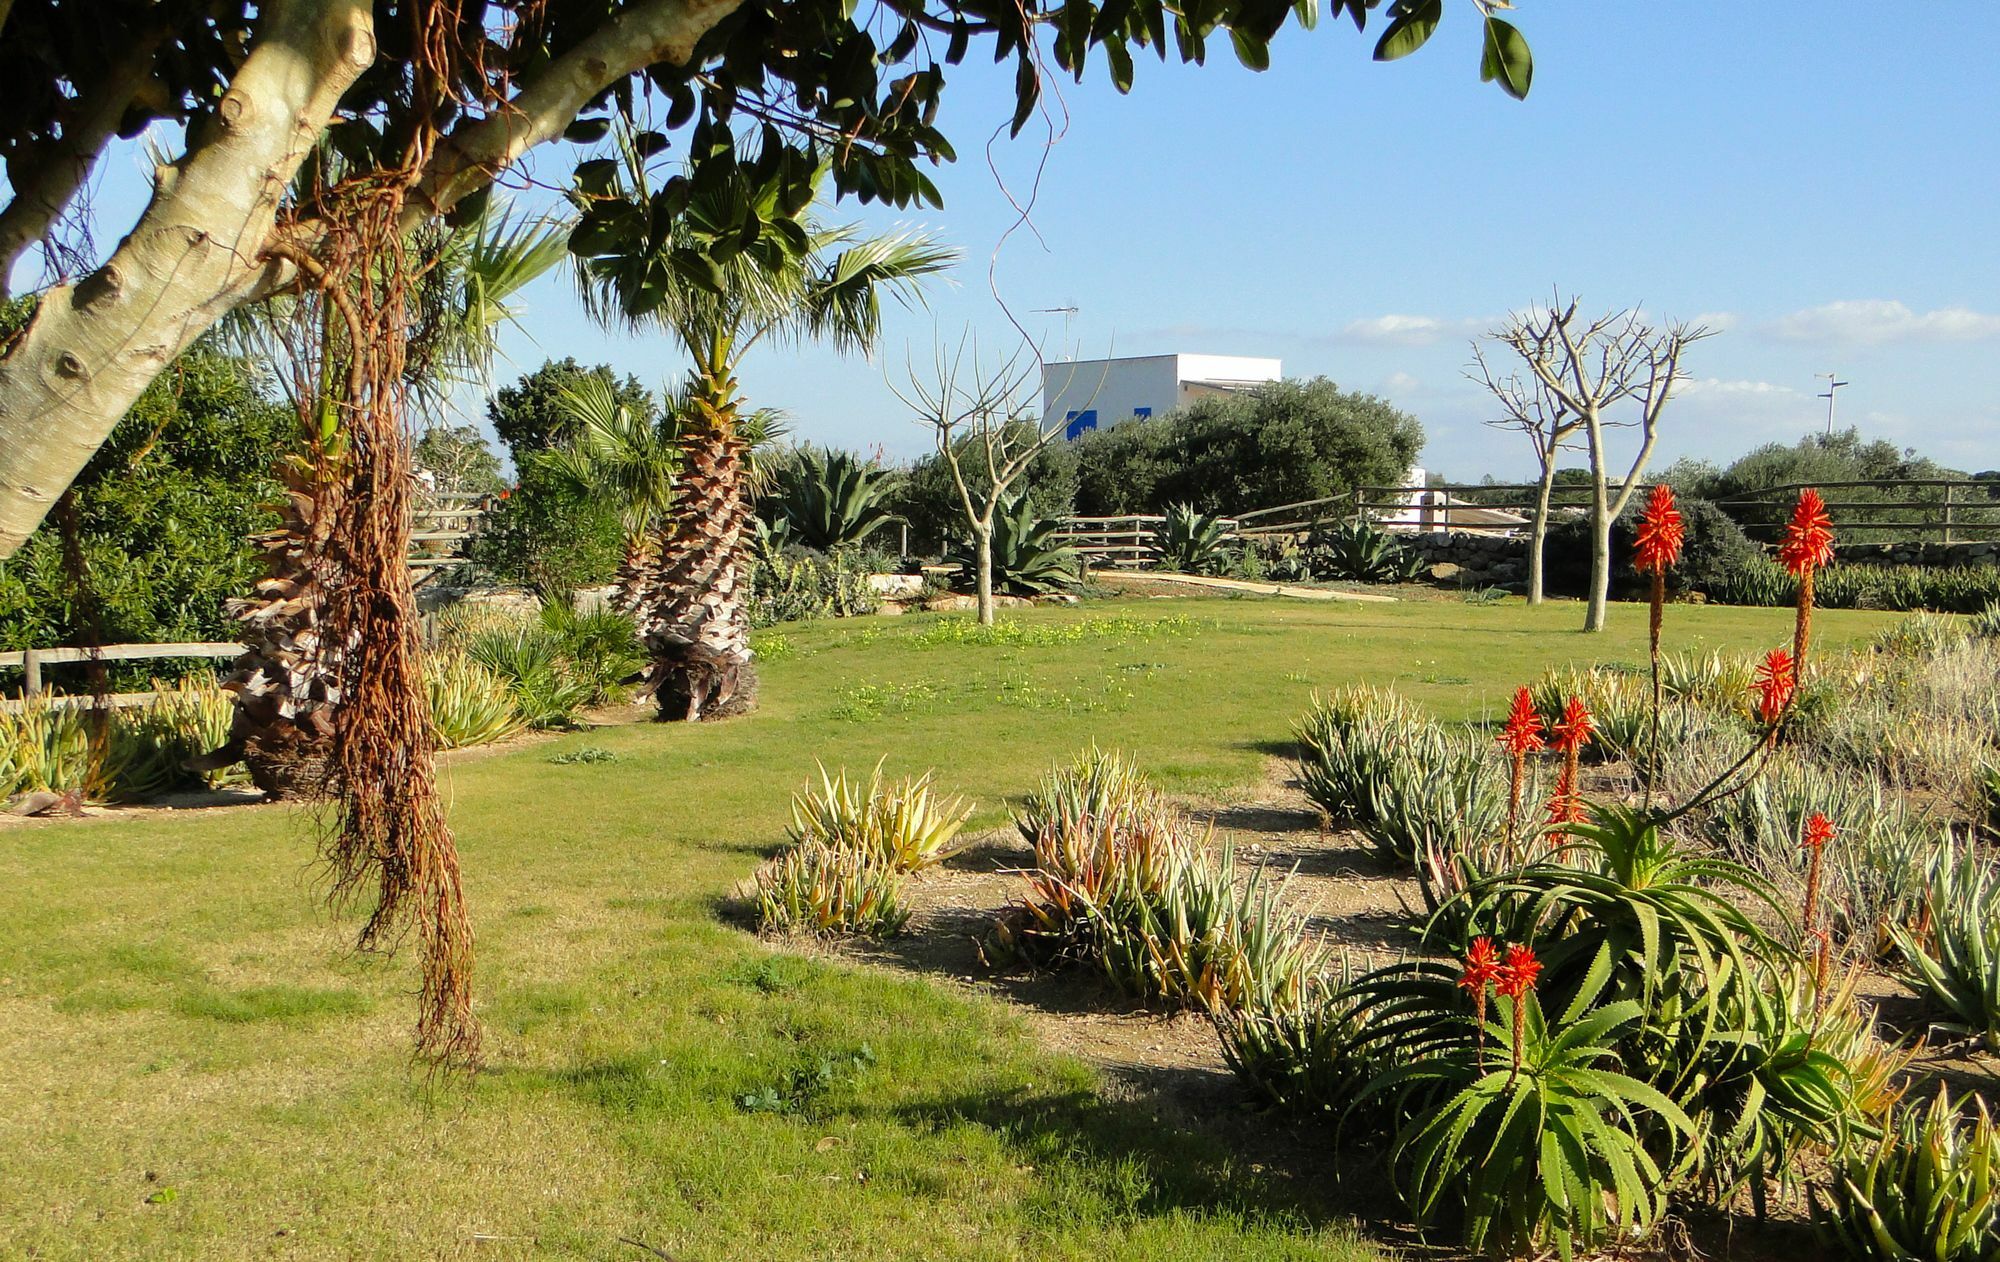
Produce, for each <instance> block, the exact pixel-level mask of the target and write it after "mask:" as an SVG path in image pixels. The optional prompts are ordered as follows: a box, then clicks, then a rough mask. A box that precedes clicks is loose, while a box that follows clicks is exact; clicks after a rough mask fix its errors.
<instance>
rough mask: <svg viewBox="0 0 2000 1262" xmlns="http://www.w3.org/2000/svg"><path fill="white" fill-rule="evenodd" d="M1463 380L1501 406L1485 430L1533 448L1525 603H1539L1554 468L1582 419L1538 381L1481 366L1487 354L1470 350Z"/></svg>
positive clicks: (1476, 347)
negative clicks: (1512, 435)
mask: <svg viewBox="0 0 2000 1262" xmlns="http://www.w3.org/2000/svg"><path fill="white" fill-rule="evenodd" d="M1465 375H1466V376H1467V377H1469V378H1470V379H1472V380H1473V381H1476V382H1478V383H1479V384H1480V385H1482V386H1484V387H1486V389H1487V391H1488V393H1490V394H1492V396H1493V398H1494V399H1495V400H1496V401H1497V402H1498V403H1499V405H1500V415H1499V416H1498V417H1496V418H1495V419H1493V420H1490V421H1487V422H1486V424H1488V425H1490V426H1492V427H1493V428H1494V429H1504V430H1511V431H1514V432H1516V433H1519V434H1524V435H1526V436H1527V439H1528V441H1529V443H1531V444H1533V446H1534V448H1535V466H1536V469H1537V471H1538V472H1537V474H1536V478H1535V512H1534V516H1533V518H1532V519H1531V520H1530V522H1529V526H1528V603H1529V604H1531V605H1539V604H1541V603H1542V545H1543V543H1544V542H1545V541H1546V540H1547V539H1548V537H1549V499H1550V497H1551V494H1552V492H1553V491H1554V489H1555V484H1556V462H1557V461H1558V460H1559V459H1561V457H1562V453H1563V452H1564V451H1573V450H1575V444H1574V443H1573V442H1571V441H1570V440H1571V439H1573V438H1574V437H1575V436H1576V431H1577V430H1578V429H1579V428H1580V427H1581V426H1582V425H1583V418H1582V417H1580V416H1578V415H1577V414H1576V413H1574V412H1572V411H1570V410H1569V407H1568V405H1567V404H1565V403H1564V402H1563V401H1562V400H1561V399H1560V398H1558V397H1556V395H1555V394H1554V393H1552V392H1551V391H1550V390H1549V388H1548V387H1547V386H1544V385H1543V384H1542V383H1541V380H1540V379H1539V378H1535V377H1529V378H1525V379H1524V378H1523V377H1522V376H1521V375H1520V374H1519V373H1509V374H1508V375H1506V376H1504V377H1502V376H1499V375H1497V374H1496V373H1495V372H1494V371H1493V367H1492V365H1490V364H1488V363H1487V362H1486V352H1485V351H1484V350H1482V349H1481V348H1480V345H1479V343H1478V342H1474V343H1473V344H1472V367H1471V368H1469V369H1467V370H1466V374H1465Z"/></svg>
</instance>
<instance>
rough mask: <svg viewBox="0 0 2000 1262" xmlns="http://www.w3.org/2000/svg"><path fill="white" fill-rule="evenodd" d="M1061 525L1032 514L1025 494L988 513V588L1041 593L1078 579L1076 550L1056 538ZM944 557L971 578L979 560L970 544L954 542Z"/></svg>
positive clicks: (1010, 592)
mask: <svg viewBox="0 0 2000 1262" xmlns="http://www.w3.org/2000/svg"><path fill="white" fill-rule="evenodd" d="M1061 529H1062V524H1061V523H1060V522H1058V521H1056V520H1055V519H1054V518H1052V517H1036V516H1035V510H1034V506H1033V505H1032V504H1030V503H1029V502H1028V499H1027V497H1026V496H1021V497H1019V498H1017V499H1016V500H1015V501H1014V502H1013V503H1012V504H1011V505H1006V506H1003V507H1002V509H1001V510H1000V511H999V512H997V513H995V514H994V515H993V590H994V591H996V592H1003V593H1006V594H1008V595H1012V596H1043V595H1047V594H1048V593H1050V592H1059V591H1065V590H1067V589H1069V588H1071V587H1074V586H1076V583H1077V559H1078V558H1077V552H1076V549H1074V548H1072V547H1070V546H1069V545H1068V544H1065V543H1063V542H1062V541H1061V534H1060V532H1061ZM945 560H947V561H950V562H952V563H953V564H955V565H957V566H958V569H959V574H960V575H961V576H963V577H964V579H965V581H968V582H969V581H971V575H972V574H973V573H974V572H975V570H976V568H977V565H978V559H977V558H976V557H975V556H974V555H973V552H972V549H971V547H970V545H969V544H966V543H964V542H960V543H958V544H955V545H953V548H952V550H951V552H950V553H948V554H947V555H946V557H945Z"/></svg>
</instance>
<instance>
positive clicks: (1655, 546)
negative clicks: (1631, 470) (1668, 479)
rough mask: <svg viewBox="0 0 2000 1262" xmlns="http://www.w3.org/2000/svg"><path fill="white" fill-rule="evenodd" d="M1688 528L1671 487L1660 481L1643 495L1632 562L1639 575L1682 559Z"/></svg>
mask: <svg viewBox="0 0 2000 1262" xmlns="http://www.w3.org/2000/svg"><path fill="white" fill-rule="evenodd" d="M1686 539H1687V528H1686V526H1685V525H1684V524H1683V523H1682V521H1681V511H1680V509H1678V508H1676V507H1674V488H1672V487H1670V486H1668V485H1667V484H1666V483H1664V482H1662V483H1659V484H1658V485H1656V486H1654V487H1653V489H1652V492H1651V493H1650V494H1648V495H1647V496H1646V507H1645V508H1644V509H1642V510H1641V511H1640V513H1639V535H1638V540H1637V546H1636V547H1635V549H1634V555H1633V558H1632V564H1633V565H1634V567H1636V568H1637V569H1638V570H1639V572H1640V573H1642V574H1658V573H1661V572H1663V571H1664V570H1666V569H1667V567H1668V566H1671V565H1673V564H1674V563H1675V562H1677V561H1679V560H1680V559H1681V544H1682V543H1684V542H1685V541H1686Z"/></svg>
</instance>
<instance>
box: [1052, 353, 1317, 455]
mask: <svg viewBox="0 0 2000 1262" xmlns="http://www.w3.org/2000/svg"><path fill="white" fill-rule="evenodd" d="M1282 367H1283V366H1282V365H1281V364H1280V363H1279V361H1278V360H1275V359H1253V358H1246V357H1244V356H1241V355H1133V356H1127V357H1125V358H1122V359H1080V360H1072V361H1069V362H1065V363H1056V364H1048V365H1046V366H1044V367H1043V369H1042V425H1043V427H1044V428H1046V427H1048V426H1050V425H1053V424H1055V423H1056V422H1057V421H1058V420H1060V421H1063V422H1064V423H1065V424H1064V429H1063V435H1064V437H1066V438H1075V437H1076V436H1077V435H1078V434H1082V433H1084V432H1086V431H1088V430H1093V429H1099V428H1106V427H1109V426H1112V425H1116V424H1118V423H1119V422H1120V421H1129V420H1132V419H1134V418H1137V419H1141V420H1143V419H1145V418H1146V417H1149V416H1159V415H1161V414H1163V413H1166V412H1171V411H1172V410H1173V409H1175V408H1177V407H1180V406H1181V405H1182V404H1185V403H1188V402H1190V401H1192V400H1194V399H1198V398H1200V397H1202V396H1203V395H1205V394H1232V393H1235V392H1236V391H1239V390H1249V389H1252V388H1254V387H1256V386H1261V385H1263V384H1264V383H1265V382H1269V381H1276V380H1278V379H1279V378H1280V377H1281V376H1282V375H1283V372H1282Z"/></svg>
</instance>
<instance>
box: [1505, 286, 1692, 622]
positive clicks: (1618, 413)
mask: <svg viewBox="0 0 2000 1262" xmlns="http://www.w3.org/2000/svg"><path fill="white" fill-rule="evenodd" d="M1578 305H1579V304H1578V300H1577V299H1575V298H1571V299H1570V300H1569V303H1568V305H1564V304H1563V303H1562V300H1561V297H1560V295H1558V297H1557V299H1556V301H1555V303H1554V304H1552V305H1551V306H1549V307H1545V308H1535V309H1530V310H1527V311H1517V312H1515V313H1514V314H1512V315H1510V316H1508V317H1507V321H1506V323H1505V324H1503V325H1502V326H1501V327H1500V328H1498V329H1496V330H1495V331H1494V332H1493V334H1492V337H1493V339H1494V340H1495V341H1497V342H1499V343H1500V344H1501V345H1503V346H1505V347H1507V348H1508V349H1509V350H1511V351H1513V352H1514V353H1515V354H1516V355H1518V356H1520V358H1521V361H1522V362H1523V363H1524V364H1525V365H1526V366H1527V369H1528V372H1529V373H1530V374H1531V375H1532V376H1533V377H1534V380H1535V383H1536V385H1537V387H1539V388H1540V389H1541V390H1544V391H1546V392H1547V397H1548V400H1549V403H1550V405H1552V406H1553V405H1560V406H1561V408H1562V409H1563V410H1564V411H1566V412H1568V413H1571V414H1572V415H1573V416H1574V418H1575V420H1574V425H1575V426H1576V427H1580V428H1581V429H1582V431H1583V434H1584V439H1585V448H1584V449H1585V451H1586V452H1587V453H1588V454H1589V456H1590V484H1591V501H1590V605H1589V609H1588V611H1587V612H1586V613H1585V615H1584V622H1583V629H1584V630H1585V631H1602V630H1603V629H1604V611H1605V604H1606V602H1607V601H1608V600H1609V598H1610V592H1611V523H1612V521H1613V520H1614V519H1615V518H1616V517H1617V516H1618V514H1619V513H1621V512H1623V511H1624V510H1625V505H1626V504H1627V503H1629V502H1630V501H1631V499H1632V493H1633V492H1634V491H1636V490H1637V489H1638V488H1639V478H1640V475H1642V474H1643V473H1644V472H1645V470H1646V462H1647V461H1648V460H1650V459H1651V458H1652V455H1653V446H1654V444H1655V443H1656V442H1657V441H1658V440H1659V436H1660V416H1661V413H1663V412H1664V411H1665V410H1666V406H1667V400H1669V399H1670V398H1672V397H1673V393H1674V388H1675V387H1676V386H1678V385H1679V384H1680V383H1681V382H1682V381H1684V380H1685V379H1686V378H1685V375H1684V374H1683V373H1682V372H1681V357H1682V355H1683V354H1685V353H1686V351H1687V348H1688V347H1689V346H1690V345H1692V344H1693V343H1695V342H1698V341H1700V340H1701V339H1703V338H1705V337H1711V336H1713V335H1714V332H1715V331H1714V330H1713V329H1709V328H1707V327H1704V326H1702V325H1696V324H1687V323H1682V322H1676V323H1672V324H1669V325H1666V326H1665V327H1664V328H1654V327H1653V326H1652V325H1649V324H1647V323H1646V322H1645V319H1644V316H1643V314H1642V313H1641V312H1640V311H1639V310H1638V309H1637V308H1636V307H1635V308H1632V309H1630V310H1625V311H1614V312H1612V313H1610V314H1609V315H1603V316H1598V317H1596V318H1594V319H1592V318H1589V317H1584V316H1580V315H1578V313H1577V307H1578ZM1613 427H1625V428H1632V429H1635V430H1637V431H1638V447H1637V449H1636V450H1635V451H1634V452H1633V453H1632V458H1631V462H1630V463H1629V464H1628V465H1627V466H1626V468H1625V472H1624V474H1623V476H1622V477H1621V478H1620V479H1619V481H1618V482H1617V484H1616V488H1615V490H1614V488H1613V485H1612V481H1611V474H1610V464H1611V453H1610V451H1609V447H1608V441H1607V438H1606V435H1605V430H1606V429H1609V428H1613Z"/></svg>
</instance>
